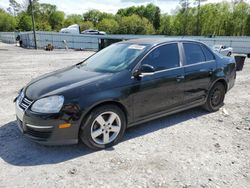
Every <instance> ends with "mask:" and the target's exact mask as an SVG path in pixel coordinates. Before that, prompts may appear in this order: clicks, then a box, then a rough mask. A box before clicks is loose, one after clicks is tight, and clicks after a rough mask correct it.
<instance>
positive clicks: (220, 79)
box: [209, 78, 228, 92]
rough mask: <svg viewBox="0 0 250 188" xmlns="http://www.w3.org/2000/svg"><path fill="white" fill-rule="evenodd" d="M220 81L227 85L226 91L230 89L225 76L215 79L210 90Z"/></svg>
mask: <svg viewBox="0 0 250 188" xmlns="http://www.w3.org/2000/svg"><path fill="white" fill-rule="evenodd" d="M218 82H220V83H222V84H223V86H224V87H225V91H226V92H227V90H228V84H227V81H226V80H225V79H224V78H218V79H217V80H215V81H214V82H213V84H212V85H211V87H210V88H209V91H210V89H211V88H212V87H213V86H214V85H215V84H216V83H218Z"/></svg>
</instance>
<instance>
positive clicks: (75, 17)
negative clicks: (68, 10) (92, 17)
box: [64, 14, 83, 27]
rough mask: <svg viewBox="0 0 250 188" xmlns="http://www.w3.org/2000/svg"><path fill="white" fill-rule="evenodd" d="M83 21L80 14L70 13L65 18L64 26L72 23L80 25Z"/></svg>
mask: <svg viewBox="0 0 250 188" xmlns="http://www.w3.org/2000/svg"><path fill="white" fill-rule="evenodd" d="M82 21H83V17H82V16H81V15H80V14H71V15H69V16H67V18H66V19H65V21H64V26H65V27H68V26H70V25H72V24H78V25H80V24H81V22H82Z"/></svg>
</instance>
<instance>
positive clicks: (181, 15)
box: [0, 0, 250, 36]
mask: <svg viewBox="0 0 250 188" xmlns="http://www.w3.org/2000/svg"><path fill="white" fill-rule="evenodd" d="M200 1H204V0H195V2H198V3H196V4H195V5H192V4H191V3H190V1H189V0H180V3H179V6H178V7H177V8H176V9H175V10H174V11H172V14H171V15H170V14H162V13H161V10H160V8H159V7H157V6H155V5H154V4H148V5H146V6H137V7H136V6H132V7H128V8H124V9H119V10H118V12H117V13H116V14H111V13H106V12H101V11H98V10H89V11H88V12H86V13H83V14H71V15H66V14H65V13H64V12H63V11H60V10H58V9H57V7H56V5H52V4H47V3H40V2H39V0H33V13H34V17H35V22H36V30H39V31H59V30H60V29H61V28H62V27H67V26H69V25H72V24H79V25H80V28H81V30H82V31H83V30H86V29H90V28H92V29H98V30H101V31H105V32H107V33H109V34H160V35H202V36H208V35H209V36H210V35H221V36H222V35H224V36H249V35H250V5H249V4H248V3H247V2H245V1H244V0H237V1H233V2H222V3H214V4H212V3H208V4H205V5H202V6H200ZM30 30H32V19H31V8H30V5H29V3H28V1H27V0H26V1H24V2H23V3H22V4H19V3H18V2H16V1H15V0H9V8H7V10H3V9H0V31H30Z"/></svg>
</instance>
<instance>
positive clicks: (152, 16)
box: [117, 3, 161, 30]
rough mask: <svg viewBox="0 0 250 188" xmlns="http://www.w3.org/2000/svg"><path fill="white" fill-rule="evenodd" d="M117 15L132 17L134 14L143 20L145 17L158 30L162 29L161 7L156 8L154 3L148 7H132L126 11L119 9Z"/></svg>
mask: <svg viewBox="0 0 250 188" xmlns="http://www.w3.org/2000/svg"><path fill="white" fill-rule="evenodd" d="M117 14H118V15H120V16H122V17H124V16H131V15H133V14H134V15H138V16H140V17H141V18H142V17H145V18H147V19H148V20H149V21H150V22H151V24H153V26H154V28H155V29H156V30H157V29H159V27H160V15H161V11H160V8H159V7H157V6H155V5H154V4H152V3H150V4H148V5H147V6H139V7H135V6H132V7H128V8H125V9H119V10H118V12H117Z"/></svg>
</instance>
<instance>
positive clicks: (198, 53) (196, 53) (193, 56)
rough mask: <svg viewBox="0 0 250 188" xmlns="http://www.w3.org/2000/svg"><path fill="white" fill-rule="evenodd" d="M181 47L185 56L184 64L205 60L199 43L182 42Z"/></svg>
mask: <svg viewBox="0 0 250 188" xmlns="http://www.w3.org/2000/svg"><path fill="white" fill-rule="evenodd" d="M183 47H184V52H185V57H186V65H191V64H195V63H200V62H203V61H206V59H205V56H204V53H203V51H202V49H201V47H200V45H199V44H193V43H184V44H183Z"/></svg>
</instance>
